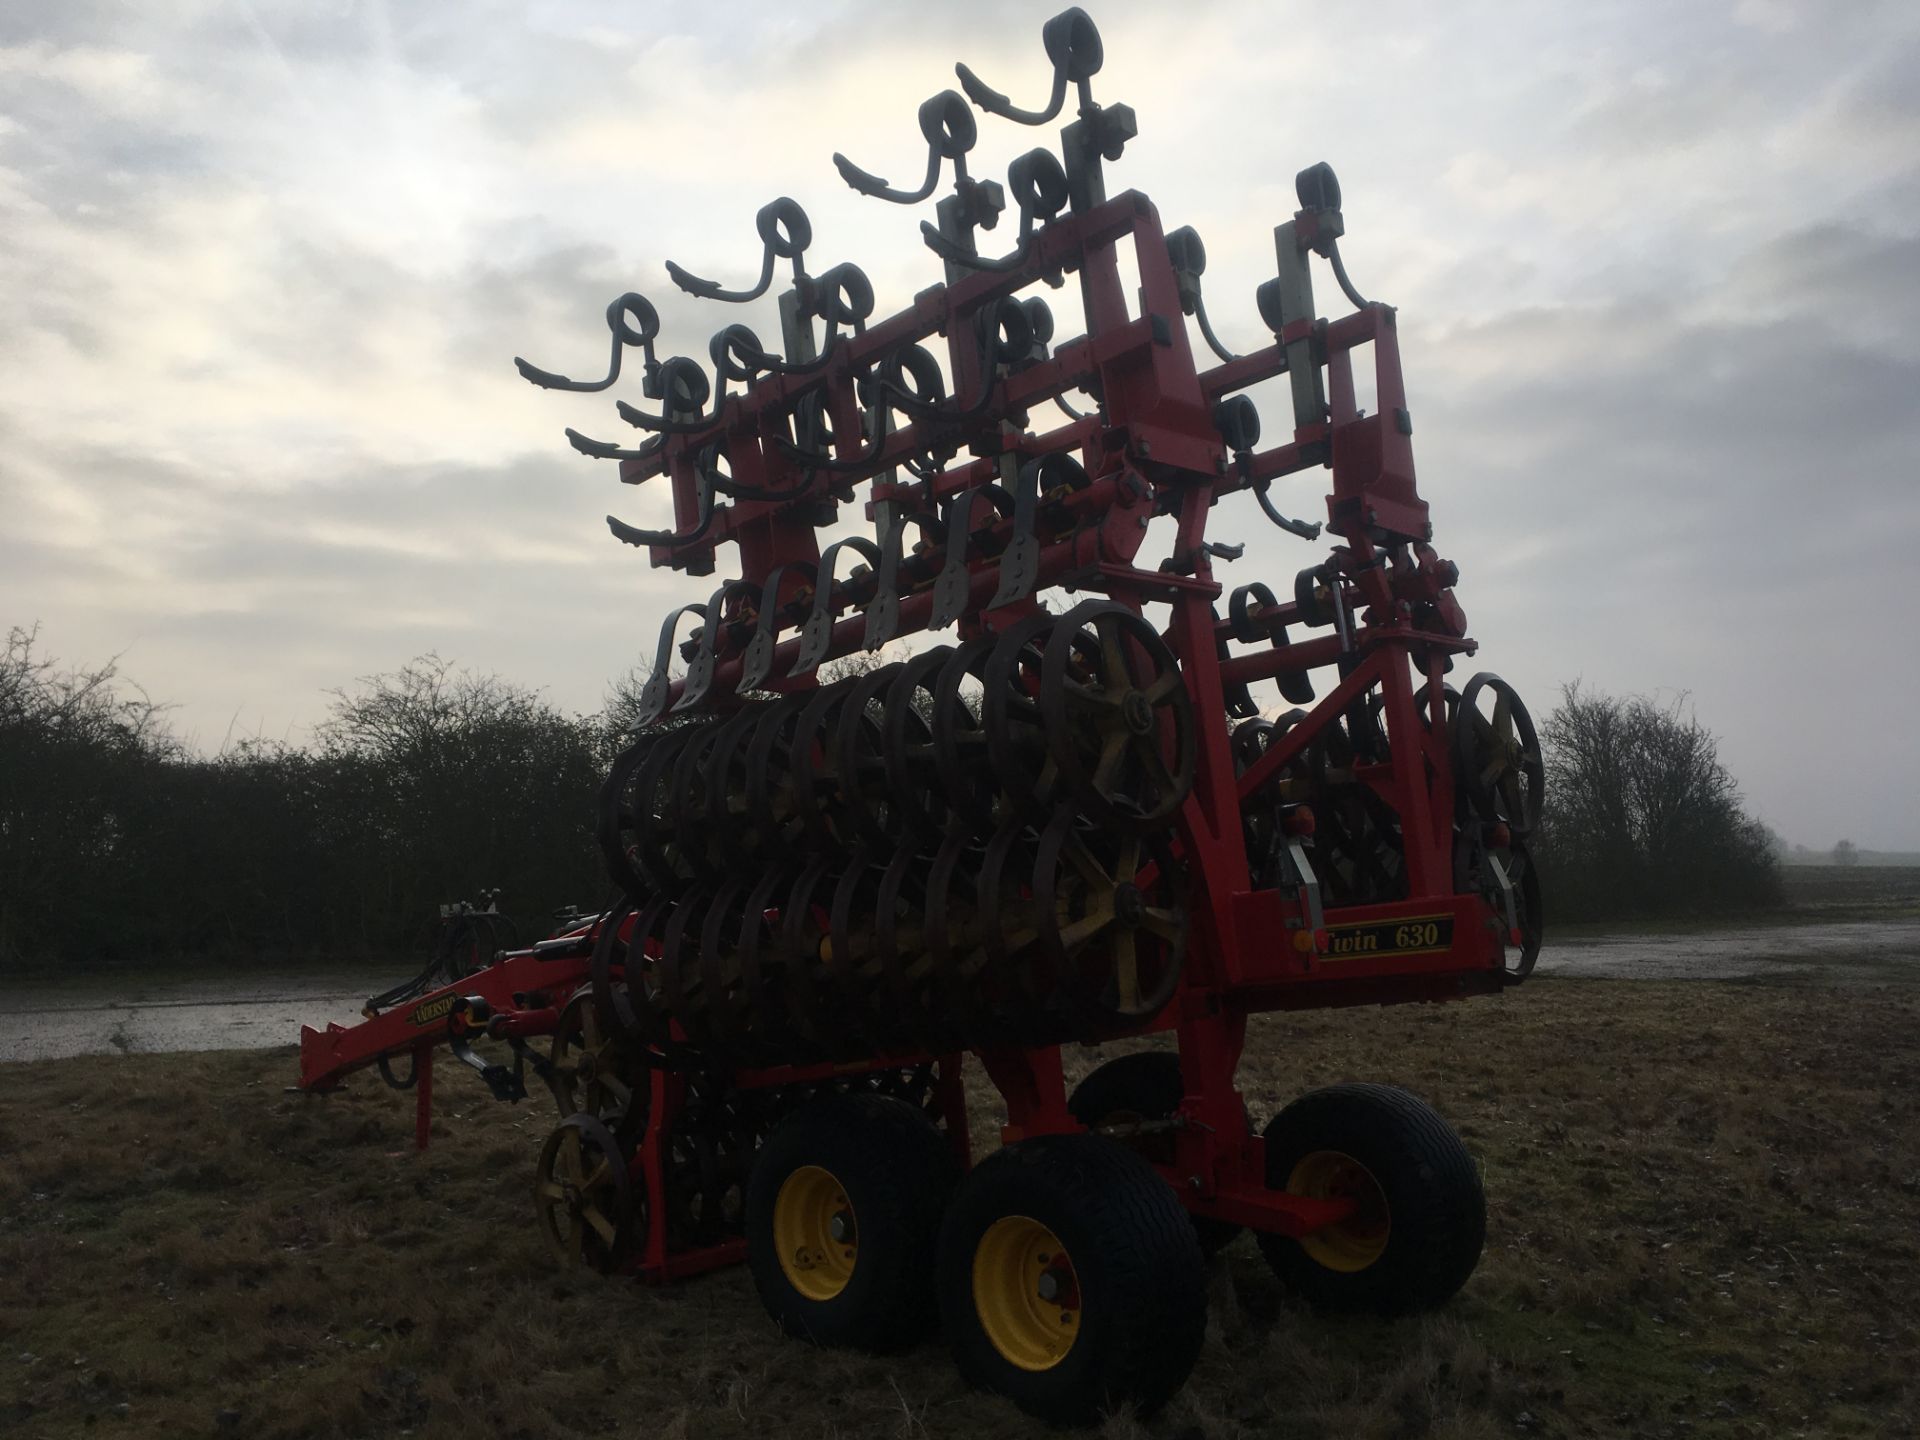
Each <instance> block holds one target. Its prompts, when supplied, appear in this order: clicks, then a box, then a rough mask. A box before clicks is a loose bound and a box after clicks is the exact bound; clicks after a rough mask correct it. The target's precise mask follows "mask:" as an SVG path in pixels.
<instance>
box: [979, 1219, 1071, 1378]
mask: <svg viewBox="0 0 1920 1440" xmlns="http://www.w3.org/2000/svg"><path fill="white" fill-rule="evenodd" d="M973 1303H974V1311H975V1313H976V1314H977V1315H978V1316H979V1317H980V1328H981V1329H982V1330H983V1331H985V1332H986V1336H987V1339H988V1341H990V1342H991V1343H992V1345H993V1348H994V1349H996V1350H998V1351H999V1352H1000V1354H1001V1355H1002V1356H1003V1357H1004V1358H1005V1359H1006V1360H1007V1361H1008V1363H1010V1364H1013V1365H1017V1366H1019V1367H1020V1369H1022V1370H1028V1371H1036V1372H1037V1371H1042V1370H1051V1369H1053V1367H1054V1366H1056V1365H1058V1364H1059V1363H1060V1362H1061V1361H1062V1360H1064V1359H1066V1357H1067V1352H1068V1351H1070V1350H1071V1349H1072V1348H1073V1343H1074V1340H1075V1339H1076V1338H1077V1337H1078V1335H1079V1333H1080V1317H1081V1303H1080V1286H1079V1282H1078V1280H1077V1279H1076V1278H1075V1276H1074V1272H1073V1263H1072V1261H1071V1260H1069V1259H1068V1258H1067V1255H1066V1252H1065V1251H1064V1250H1063V1249H1062V1248H1061V1245H1060V1241H1059V1239H1058V1237H1056V1236H1055V1235H1054V1233H1053V1232H1052V1231H1051V1230H1049V1229H1048V1228H1047V1227H1046V1226H1045V1225H1043V1224H1041V1223H1040V1222H1039V1221H1038V1220H1035V1219H1033V1218H1032V1217H1030V1216H1026V1215H1006V1216H1002V1217H1001V1218H1000V1219H998V1220H996V1221H994V1223H993V1224H992V1225H990V1226H988V1227H987V1232H986V1233H985V1234H984V1235H982V1236H981V1237H980V1241H979V1244H978V1246H977V1248H976V1249H975V1250H974V1252H973Z"/></svg>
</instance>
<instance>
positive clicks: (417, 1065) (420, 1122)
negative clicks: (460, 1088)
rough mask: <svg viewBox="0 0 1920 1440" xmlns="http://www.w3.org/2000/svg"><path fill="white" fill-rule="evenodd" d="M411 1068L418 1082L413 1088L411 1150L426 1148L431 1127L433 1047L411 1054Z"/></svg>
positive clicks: (424, 1046)
mask: <svg viewBox="0 0 1920 1440" xmlns="http://www.w3.org/2000/svg"><path fill="white" fill-rule="evenodd" d="M413 1068H414V1072H415V1074H416V1075H418V1077H419V1080H418V1083H416V1084H415V1085H414V1087H413V1148H414V1149H416V1150H424V1149H426V1148H427V1139H428V1133H427V1132H428V1131H429V1130H430V1129H431V1128H432V1126H433V1047H432V1046H431V1045H422V1046H421V1047H420V1048H419V1049H418V1050H415V1051H414V1052H413Z"/></svg>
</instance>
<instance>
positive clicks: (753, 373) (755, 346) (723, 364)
mask: <svg viewBox="0 0 1920 1440" xmlns="http://www.w3.org/2000/svg"><path fill="white" fill-rule="evenodd" d="M707 358H708V359H709V360H711V361H713V373H714V375H715V376H716V377H718V379H719V381H720V389H721V394H722V396H724V395H725V393H726V384H727V381H729V380H738V381H739V382H740V383H741V384H743V385H745V386H747V387H748V388H752V385H753V382H754V381H755V380H756V379H757V378H758V377H759V375H760V372H761V371H763V370H765V369H766V368H767V366H766V362H767V360H768V358H769V356H768V354H767V347H766V346H764V345H762V344H761V343H760V337H759V336H758V335H756V334H754V333H753V330H752V329H751V328H750V327H748V326H746V325H729V326H727V327H726V328H725V329H723V330H716V331H714V333H713V338H712V339H711V340H709V341H707ZM771 358H775V359H777V358H778V357H777V356H775V357H771Z"/></svg>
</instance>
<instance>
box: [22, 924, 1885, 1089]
mask: <svg viewBox="0 0 1920 1440" xmlns="http://www.w3.org/2000/svg"><path fill="white" fill-rule="evenodd" d="M1906 965H1914V966H1920V920H1893V921H1879V920H1876V921H1850V922H1846V923H1842V924H1823V925H1776V926H1759V927H1755V928H1752V929H1744V930H1716V931H1706V932H1701V933H1696V934H1688V935H1612V936H1605V937H1601V938H1596V939H1592V940H1567V941H1561V942H1559V943H1557V944H1556V943H1553V942H1551V941H1550V942H1549V943H1548V945H1547V948H1546V949H1545V950H1544V951H1543V952H1542V953H1541V956H1540V964H1539V969H1540V971H1541V972H1542V973H1544V974H1563V975H1591V976H1603V977H1608V978H1614V979H1626V980H1737V979H1743V978H1746V977H1749V976H1756V975H1791V974H1797V973H1806V972H1811V971H1814V970H1820V971H1823V972H1826V973H1828V974H1830V975H1832V976H1834V977H1835V978H1853V979H1861V980H1870V979H1873V978H1876V972H1879V973H1880V974H1884V972H1885V970H1886V968H1887V967H1889V966H1906ZM394 978H395V977H394V976H393V975H392V974H391V973H390V972H388V971H379V972H368V971H358V970H356V971H347V972H340V973H336V974H315V973H312V972H307V973H304V974H300V975H294V976H283V977H279V978H275V977H272V976H267V975H256V976H249V977H247V978H245V979H232V980H221V979H219V978H207V977H200V978H196V979H192V980H181V981H173V982H169V981H168V980H167V979H166V978H165V977H164V976H161V975H153V974H148V975H143V976H141V977H140V978H139V979H138V980H134V981H124V980H115V981H113V982H111V986H112V988H109V982H105V981H99V980H96V981H94V982H92V983H90V984H88V985H86V986H81V987H76V986H71V985H69V986H60V985H38V986H34V985H28V986H21V987H16V988H14V989H12V990H10V991H9V992H8V994H7V1001H8V1003H7V1005H6V1008H5V1009H4V1010H0V1061H5V1060H50V1059H57V1058H59V1057H62V1056H67V1055H111V1054H113V1053H115V1052H116V1051H121V1052H126V1051H136V1052H146V1051H165V1050H258V1049H265V1048H268V1047H270V1046H274V1045H292V1044H294V1043H295V1042H296V1041H297V1040H298V1039H299V1036H300V1027H301V1026H302V1025H312V1026H314V1027H316V1028H318V1027H320V1026H323V1025H325V1024H326V1023H327V1022H328V1021H329V1020H331V1021H336V1022H338V1023H339V1024H342V1025H346V1024H351V1023H352V1022H353V1021H355V1020H356V1019H358V1018H359V1015H360V1007H361V1005H363V1004H364V1003H365V1002H366V998H367V996H369V995H371V994H374V993H375V992H376V991H379V990H382V989H385V988H386V987H387V986H388V985H390V984H392V983H393V980H394Z"/></svg>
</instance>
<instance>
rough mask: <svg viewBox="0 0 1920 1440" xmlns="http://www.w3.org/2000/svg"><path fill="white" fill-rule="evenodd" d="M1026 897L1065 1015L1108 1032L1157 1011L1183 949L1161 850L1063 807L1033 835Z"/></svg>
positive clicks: (1177, 901) (1177, 892) (1177, 898)
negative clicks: (1032, 860) (1033, 853)
mask: <svg viewBox="0 0 1920 1440" xmlns="http://www.w3.org/2000/svg"><path fill="white" fill-rule="evenodd" d="M1033 893H1034V898H1035V902H1036V904H1035V909H1036V912H1037V914H1038V916H1039V930H1040V941H1041V946H1042V948H1043V950H1044V952H1045V954H1046V955H1047V957H1048V959H1049V961H1050V962H1051V965H1052V967H1053V973H1054V976H1055V979H1056V981H1057V984H1058V992H1057V993H1058V995H1059V997H1060V999H1061V1001H1062V1002H1063V1004H1064V1006H1065V1008H1066V1009H1067V1011H1068V1013H1069V1014H1071V1015H1073V1016H1074V1017H1075V1018H1076V1019H1078V1020H1080V1021H1082V1022H1083V1023H1087V1024H1090V1025H1093V1026H1095V1027H1102V1026H1106V1027H1110V1026H1114V1025H1127V1024H1131V1023H1137V1022H1139V1021H1143V1020H1148V1019H1151V1018H1152V1017H1153V1016H1155V1015H1157V1014H1159V1013H1160V1010H1161V1008H1162V1007H1164V1006H1165V1005H1166V1003H1167V1001H1168V1000H1169V999H1171V998H1172V996H1173V991H1174V987H1175V986H1176V985H1177V984H1178V983H1179V980H1180V964H1181V961H1182V960H1183V959H1184V958H1185V955H1186V943H1187V916H1186V903H1185V896H1184V895H1183V894H1182V888H1181V884H1180V876H1179V874H1178V872H1177V871H1176V870H1175V869H1174V867H1173V863H1172V858H1171V855H1170V853H1169V852H1168V851H1167V850H1166V848H1165V846H1164V845H1159V844H1155V843H1153V841H1151V840H1150V839H1148V838H1146V837H1143V836H1140V835H1120V836H1113V835H1110V834H1106V833H1104V832H1102V831H1100V830H1098V829H1097V828H1094V827H1090V826H1089V825H1087V823H1086V822H1085V821H1083V820H1081V819H1080V818H1079V817H1078V816H1076V815H1075V814H1073V812H1072V811H1070V810H1067V809H1064V808H1063V809H1062V810H1061V812H1060V813H1059V814H1058V815H1056V816H1055V817H1054V818H1053V820H1052V821H1051V822H1050V823H1049V824H1048V826H1047V828H1046V829H1045V830H1044V831H1043V832H1042V833H1041V836H1040V844H1039V848H1038V851H1037V854H1036V857H1035V863H1034V870H1033Z"/></svg>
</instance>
